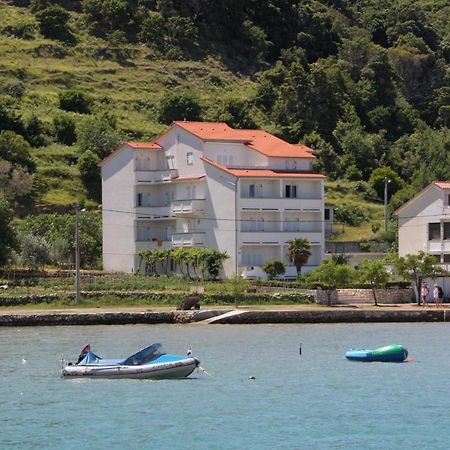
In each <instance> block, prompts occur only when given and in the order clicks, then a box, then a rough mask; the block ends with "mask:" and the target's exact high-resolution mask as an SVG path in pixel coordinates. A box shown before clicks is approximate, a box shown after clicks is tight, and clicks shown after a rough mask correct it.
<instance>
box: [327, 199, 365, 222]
mask: <svg viewBox="0 0 450 450" xmlns="http://www.w3.org/2000/svg"><path fill="white" fill-rule="evenodd" d="M334 219H335V221H336V222H339V223H345V224H347V225H351V226H358V225H361V223H363V222H365V221H367V220H369V217H368V215H367V213H366V212H365V211H364V208H362V207H361V206H358V205H356V204H354V203H346V204H343V203H340V204H336V205H335V208H334Z"/></svg>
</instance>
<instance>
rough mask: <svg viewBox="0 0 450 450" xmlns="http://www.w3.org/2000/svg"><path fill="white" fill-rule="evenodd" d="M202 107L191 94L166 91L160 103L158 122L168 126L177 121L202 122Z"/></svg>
mask: <svg viewBox="0 0 450 450" xmlns="http://www.w3.org/2000/svg"><path fill="white" fill-rule="evenodd" d="M200 112H201V106H200V103H199V101H198V100H197V99H196V98H195V97H194V96H193V95H192V94H191V93H190V92H173V91H166V92H165V93H164V95H163V98H162V99H161V101H160V103H159V109H158V120H159V121H160V122H162V123H165V124H167V125H169V124H171V123H172V122H174V121H176V120H192V121H196V120H200Z"/></svg>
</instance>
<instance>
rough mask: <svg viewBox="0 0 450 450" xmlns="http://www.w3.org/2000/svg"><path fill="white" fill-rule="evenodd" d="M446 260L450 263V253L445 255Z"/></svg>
mask: <svg viewBox="0 0 450 450" xmlns="http://www.w3.org/2000/svg"><path fill="white" fill-rule="evenodd" d="M444 262H445V263H450V254H448V255H444Z"/></svg>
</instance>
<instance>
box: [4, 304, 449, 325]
mask: <svg viewBox="0 0 450 450" xmlns="http://www.w3.org/2000/svg"><path fill="white" fill-rule="evenodd" d="M449 320H450V309H449V310H447V309H434V308H418V307H414V306H410V307H406V308H405V307H389V308H383V307H381V308H374V307H372V308H321V307H316V308H311V307H309V308H302V307H298V308H295V309H294V308H290V309H282V307H280V309H264V310H251V309H249V308H246V309H245V310H244V309H236V310H230V309H217V310H215V309H210V310H201V311H171V310H159V311H142V310H136V309H134V310H115V311H110V310H109V311H107V310H70V311H66V310H60V311H55V310H53V311H45V310H42V311H36V310H34V311H27V310H14V311H6V310H3V311H0V326H10V327H23V326H57V325H125V324H174V323H194V322H195V323H204V324H261V323H280V324H282V323H346V322H348V323H357V322H447V321H449Z"/></svg>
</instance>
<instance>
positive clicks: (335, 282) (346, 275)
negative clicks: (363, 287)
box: [307, 259, 355, 306]
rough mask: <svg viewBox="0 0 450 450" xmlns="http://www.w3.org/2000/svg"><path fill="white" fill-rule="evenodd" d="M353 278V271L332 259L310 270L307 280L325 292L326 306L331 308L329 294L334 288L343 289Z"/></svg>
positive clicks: (325, 260)
mask: <svg viewBox="0 0 450 450" xmlns="http://www.w3.org/2000/svg"><path fill="white" fill-rule="evenodd" d="M354 277H355V269H353V267H351V266H349V265H348V264H340V263H338V262H336V261H334V260H332V259H324V260H323V261H322V262H321V263H320V266H319V267H317V268H316V269H314V270H312V271H311V272H310V273H309V274H308V276H307V279H308V281H309V282H310V283H313V284H319V285H320V287H321V288H322V289H325V290H326V291H327V297H328V306H331V292H332V291H333V290H334V289H336V288H345V287H348V285H349V284H350V283H351V282H352V280H353V278H354Z"/></svg>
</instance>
